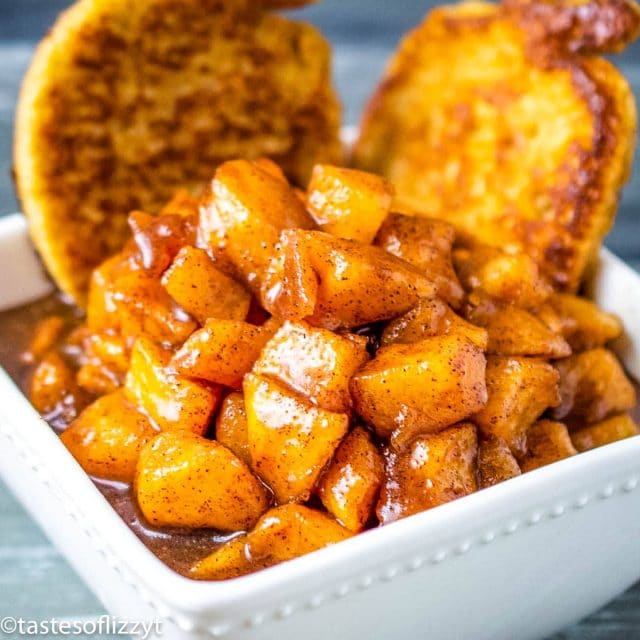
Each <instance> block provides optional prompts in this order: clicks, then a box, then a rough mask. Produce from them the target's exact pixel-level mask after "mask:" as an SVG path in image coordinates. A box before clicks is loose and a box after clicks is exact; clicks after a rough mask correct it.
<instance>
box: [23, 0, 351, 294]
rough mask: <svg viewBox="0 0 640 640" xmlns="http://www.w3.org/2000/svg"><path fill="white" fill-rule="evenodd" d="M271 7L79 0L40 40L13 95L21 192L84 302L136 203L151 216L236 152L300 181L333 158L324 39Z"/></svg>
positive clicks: (55, 270)
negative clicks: (266, 160)
mask: <svg viewBox="0 0 640 640" xmlns="http://www.w3.org/2000/svg"><path fill="white" fill-rule="evenodd" d="M273 4H274V3H273V2H267V3H262V6H260V4H256V3H251V2H249V1H248V0H145V2H129V1H128V0H80V1H79V2H78V3H77V4H75V5H74V6H72V7H71V8H70V9H69V10H67V11H66V12H65V13H64V14H62V16H61V17H60V18H59V20H58V22H57V23H56V25H55V26H54V28H53V29H52V31H51V33H50V34H49V35H48V36H47V37H46V38H45V40H43V42H42V43H41V44H40V46H39V47H38V49H37V51H36V54H35V57H34V60H33V63H32V65H31V68H30V70H29V72H28V74H27V76H26V78H25V81H24V85H23V89H22V92H21V97H20V101H19V105H18V112H17V121H16V136H15V171H16V182H17V189H18V193H19V197H20V199H21V201H22V205H23V209H24V211H25V213H26V215H27V217H28V219H29V224H30V228H31V233H32V236H33V239H34V241H35V244H36V246H37V248H38V250H39V251H40V253H41V254H42V256H43V259H44V262H45V264H46V266H47V268H48V269H49V271H50V273H51V275H52V276H53V278H54V279H55V280H56V282H57V284H58V285H59V286H60V288H61V289H62V290H63V291H65V292H66V293H68V294H71V295H72V296H73V297H74V298H75V299H76V300H77V301H79V302H82V301H83V300H84V296H85V293H86V286H87V282H88V278H89V274H90V272H91V269H92V268H93V267H95V266H96V265H97V264H98V263H99V262H100V261H101V260H103V259H104V258H105V257H106V256H108V255H110V254H112V253H114V252H115V251H116V250H118V249H119V248H120V246H121V245H122V243H123V241H124V239H125V237H126V229H127V225H126V216H127V214H128V213H129V211H131V210H132V209H142V210H146V211H149V212H151V213H155V212H157V211H158V210H159V209H160V207H161V206H162V205H163V204H164V203H165V202H166V201H167V200H168V199H169V198H170V197H171V196H172V195H173V193H174V192H175V191H176V190H177V189H178V188H187V189H189V190H192V191H197V190H198V189H199V188H200V187H201V186H202V185H203V184H204V183H206V182H207V181H208V180H209V179H210V178H211V176H212V175H213V171H214V169H215V167H216V165H217V164H219V163H220V162H221V161H223V160H226V159H228V158H232V157H247V158H257V157H260V156H268V157H271V158H273V159H274V160H276V161H277V162H278V163H280V164H281V165H282V166H283V168H284V169H285V171H286V172H287V173H288V175H289V177H290V178H291V179H292V180H293V181H295V182H298V183H304V182H305V181H306V179H307V177H308V175H309V173H310V170H311V167H312V166H313V165H314V163H316V162H327V161H330V162H331V161H336V160H338V159H339V157H340V144H339V140H338V128H339V111H340V110H339V105H338V102H337V99H336V96H335V93H334V91H333V88H332V86H331V83H330V71H329V56H330V52H329V46H328V44H327V43H326V41H325V40H324V39H323V38H322V36H321V35H320V34H319V33H318V32H317V31H316V30H315V29H314V28H312V27H310V26H309V25H306V24H303V23H297V22H293V21H291V20H288V19H285V18H282V17H279V16H277V15H274V14H272V13H270V12H268V11H265V10H263V9H264V7H269V6H273ZM287 4H291V3H287Z"/></svg>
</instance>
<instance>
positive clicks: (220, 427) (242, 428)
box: [216, 391, 251, 466]
mask: <svg viewBox="0 0 640 640" xmlns="http://www.w3.org/2000/svg"><path fill="white" fill-rule="evenodd" d="M216 440H217V441H218V442H219V443H220V444H223V445H224V446H225V447H227V449H230V450H231V451H233V453H235V454H236V455H237V456H238V458H240V460H242V461H243V462H244V463H245V464H247V465H249V466H251V452H250V451H249V431H248V426H247V411H246V409H245V406H244V397H243V395H242V393H240V392H239V391H234V392H233V393H230V394H229V395H228V396H227V397H226V398H225V399H224V400H223V401H222V406H221V407H220V412H219V413H218V417H217V419H216Z"/></svg>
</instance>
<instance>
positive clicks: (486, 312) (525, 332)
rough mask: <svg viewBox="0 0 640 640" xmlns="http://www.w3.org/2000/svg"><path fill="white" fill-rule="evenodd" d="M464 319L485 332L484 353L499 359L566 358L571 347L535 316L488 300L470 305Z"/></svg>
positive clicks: (517, 308) (511, 306) (524, 310)
mask: <svg viewBox="0 0 640 640" xmlns="http://www.w3.org/2000/svg"><path fill="white" fill-rule="evenodd" d="M466 317H467V319H468V320H469V321H470V322H472V323H473V324H474V325H478V326H480V327H484V328H485V329H486V330H487V334H488V342H487V347H486V349H487V353H491V354H494V355H499V356H540V357H545V358H565V357H567V356H568V355H570V354H571V347H570V346H569V344H568V343H567V341H566V340H565V339H564V338H563V337H562V335H560V334H558V333H556V332H554V331H552V330H551V329H549V327H547V325H546V324H544V323H543V322H542V321H541V320H539V319H538V318H536V316H535V315H533V314H532V313H530V312H529V311H527V310H526V309H521V308H519V307H514V306H513V305H506V304H502V303H498V302H494V301H492V300H489V299H485V300H481V301H479V304H477V305H475V306H474V305H470V308H469V309H468V311H467V313H466Z"/></svg>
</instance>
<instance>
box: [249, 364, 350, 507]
mask: <svg viewBox="0 0 640 640" xmlns="http://www.w3.org/2000/svg"><path fill="white" fill-rule="evenodd" d="M244 397H245V407H246V412H247V426H248V440H249V451H250V453H251V460H252V464H253V469H254V470H255V472H256V473H257V474H258V475H259V476H260V477H261V478H262V479H263V480H264V481H265V482H266V483H267V484H268V485H269V486H270V487H271V489H272V490H273V492H274V494H275V496H276V500H277V502H278V503H279V504H283V503H285V502H304V501H306V500H308V498H309V496H310V495H311V490H312V489H313V486H314V485H315V483H316V480H317V479H318V477H319V475H320V472H321V471H322V469H323V468H324V466H325V465H326V464H327V462H329V460H330V459H331V456H332V455H333V452H334V451H335V449H336V447H337V446H338V444H339V443H340V440H341V439H342V438H343V436H344V435H345V433H346V432H347V429H348V426H349V418H348V416H347V415H346V414H345V413H334V412H331V411H326V410H325V409H320V408H319V407H314V406H313V405H311V404H310V403H308V402H306V401H305V400H303V399H302V398H300V397H298V396H296V395H294V394H293V393H291V392H289V391H287V390H286V389H284V388H283V387H280V386H279V385H277V384H276V383H275V382H272V381H270V380H268V379H266V378H262V377H260V376H256V375H253V374H249V375H247V376H246V377H245V379H244Z"/></svg>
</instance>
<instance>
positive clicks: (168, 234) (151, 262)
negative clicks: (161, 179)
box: [129, 201, 197, 279]
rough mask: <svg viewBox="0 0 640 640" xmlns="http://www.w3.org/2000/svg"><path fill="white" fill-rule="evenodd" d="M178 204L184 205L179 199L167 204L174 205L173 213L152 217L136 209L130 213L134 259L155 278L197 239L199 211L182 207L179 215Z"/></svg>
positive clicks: (170, 206) (171, 206)
mask: <svg viewBox="0 0 640 640" xmlns="http://www.w3.org/2000/svg"><path fill="white" fill-rule="evenodd" d="M178 207H183V205H180V204H179V203H178V202H177V201H176V202H170V203H169V204H168V205H167V211H169V208H172V209H173V211H174V212H173V213H164V214H163V215H159V216H151V215H149V214H148V213H144V212H142V211H134V212H132V213H131V214H129V226H130V227H131V231H132V232H133V246H134V247H135V250H134V251H133V254H132V259H133V260H134V261H135V263H136V264H137V265H138V266H139V267H141V268H142V269H144V271H145V272H146V274H147V275H148V276H150V277H152V278H156V279H157V278H159V277H160V276H161V275H162V273H163V271H164V270H165V269H166V268H167V267H168V266H169V265H170V264H171V262H172V260H173V259H174V258H175V256H176V254H177V253H178V251H180V249H181V248H182V247H184V246H185V245H192V244H193V243H194V242H195V239H196V234H195V231H196V219H197V217H196V215H194V213H195V212H190V213H189V212H187V211H186V210H184V208H181V211H180V214H179V215H178V214H176V213H175V211H176V209H177V208H178Z"/></svg>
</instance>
